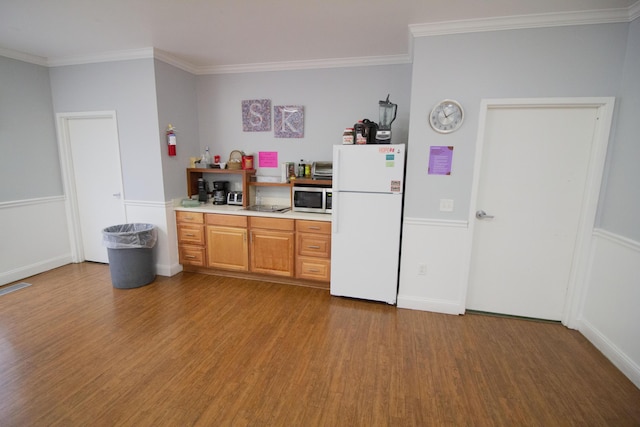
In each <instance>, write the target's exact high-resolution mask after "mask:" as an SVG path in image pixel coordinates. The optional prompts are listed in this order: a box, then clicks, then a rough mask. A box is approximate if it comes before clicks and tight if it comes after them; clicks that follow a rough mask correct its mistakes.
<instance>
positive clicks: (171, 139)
mask: <svg viewBox="0 0 640 427" xmlns="http://www.w3.org/2000/svg"><path fill="white" fill-rule="evenodd" d="M167 147H169V155H170V156H175V155H176V128H174V127H173V125H171V124H169V126H167Z"/></svg>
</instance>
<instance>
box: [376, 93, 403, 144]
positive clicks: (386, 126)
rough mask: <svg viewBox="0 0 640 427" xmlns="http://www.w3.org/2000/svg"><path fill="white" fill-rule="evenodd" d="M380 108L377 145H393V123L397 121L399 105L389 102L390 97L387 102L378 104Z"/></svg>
mask: <svg viewBox="0 0 640 427" xmlns="http://www.w3.org/2000/svg"><path fill="white" fill-rule="evenodd" d="M378 105H379V108H380V123H378V130H377V132H376V143H377V144H391V123H393V121H394V120H395V119H396V114H397V112H398V105H397V104H394V103H393V102H390V101H389V95H387V99H386V100H385V101H380V102H378Z"/></svg>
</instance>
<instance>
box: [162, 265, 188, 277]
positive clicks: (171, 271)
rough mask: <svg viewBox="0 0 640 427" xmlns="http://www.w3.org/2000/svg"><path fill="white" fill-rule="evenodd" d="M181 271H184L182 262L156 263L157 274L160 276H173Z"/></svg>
mask: <svg viewBox="0 0 640 427" xmlns="http://www.w3.org/2000/svg"><path fill="white" fill-rule="evenodd" d="M181 271H182V265H181V264H177V263H176V264H172V265H166V264H156V274H158V275H159V276H167V277H171V276H175V275H176V274H178V273H180V272H181Z"/></svg>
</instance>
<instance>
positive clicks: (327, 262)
mask: <svg viewBox="0 0 640 427" xmlns="http://www.w3.org/2000/svg"><path fill="white" fill-rule="evenodd" d="M296 248H297V249H296V257H295V258H296V277H298V278H300V279H309V280H317V281H321V282H326V283H328V282H329V281H330V279H331V223H330V222H322V221H306V220H296Z"/></svg>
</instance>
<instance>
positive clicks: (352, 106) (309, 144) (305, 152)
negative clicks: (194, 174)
mask: <svg viewBox="0 0 640 427" xmlns="http://www.w3.org/2000/svg"><path fill="white" fill-rule="evenodd" d="M410 85H411V65H410V64H402V65H386V66H375V67H354V68H334V69H318V70H303V71H282V72H262V73H245V74H222V75H210V76H200V77H198V114H199V126H200V149H201V150H203V149H204V146H205V145H209V146H210V148H211V150H212V155H213V154H219V155H220V156H221V157H222V159H223V160H226V159H228V157H229V154H230V152H231V151H232V150H235V149H238V150H242V151H244V152H245V153H247V154H250V153H251V154H255V155H257V153H258V151H278V152H279V157H278V160H279V162H280V163H282V162H286V161H295V162H298V161H299V160H300V159H302V158H304V160H311V161H313V160H331V157H332V146H333V145H334V144H341V143H342V132H343V130H344V128H345V127H352V126H353V124H354V123H355V122H357V121H358V120H360V119H363V118H369V119H371V120H373V121H375V122H378V116H379V114H378V101H379V100H381V99H385V98H386V96H387V94H391V98H390V100H391V101H392V102H395V103H396V104H398V117H397V119H396V121H395V122H394V123H393V139H394V142H406V141H407V132H408V128H409V96H410V90H411V86H410ZM248 99H271V104H272V107H273V106H276V105H302V106H304V114H305V117H304V138H275V137H274V136H273V126H272V130H271V131H270V132H243V131H242V114H241V102H242V101H243V100H248ZM195 154H197V153H194V155H195ZM256 166H257V157H256ZM258 173H259V174H263V175H279V170H274V169H267V170H260V169H259V170H258Z"/></svg>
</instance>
